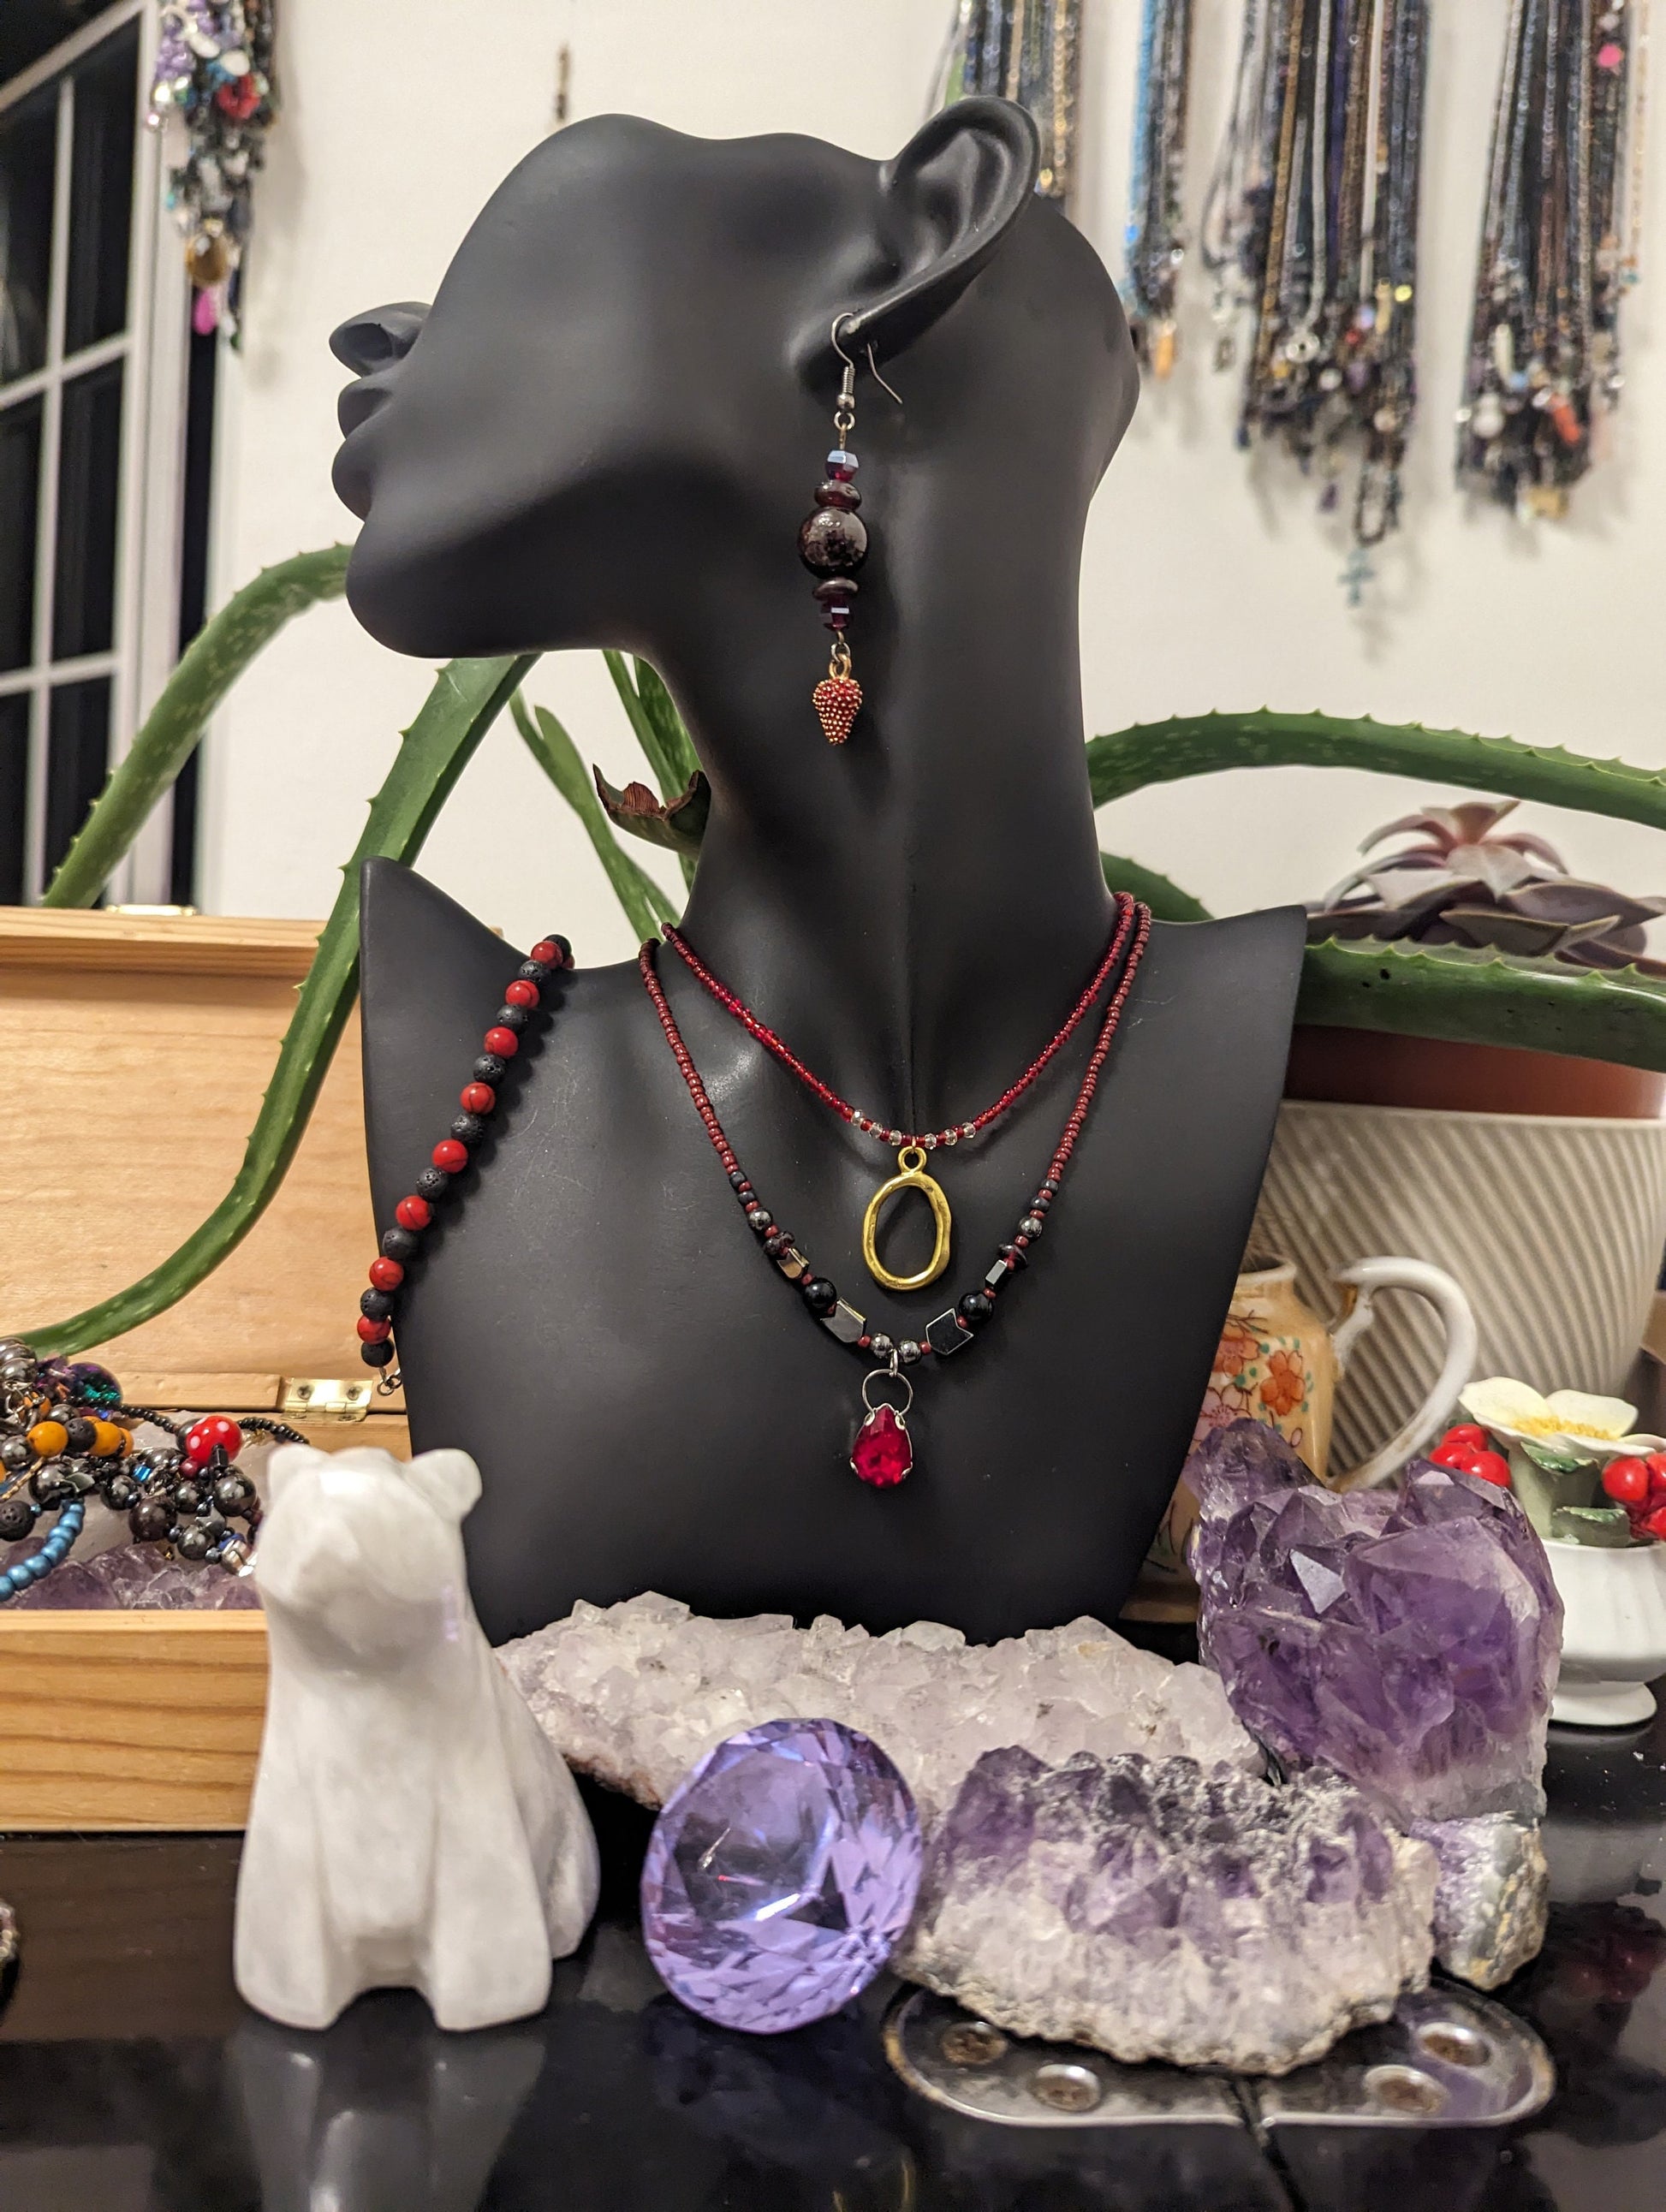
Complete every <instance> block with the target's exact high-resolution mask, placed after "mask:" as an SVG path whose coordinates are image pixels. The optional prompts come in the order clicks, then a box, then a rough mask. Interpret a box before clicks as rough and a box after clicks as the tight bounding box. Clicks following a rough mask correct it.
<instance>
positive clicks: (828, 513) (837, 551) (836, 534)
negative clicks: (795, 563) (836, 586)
mask: <svg viewBox="0 0 1666 2212" xmlns="http://www.w3.org/2000/svg"><path fill="white" fill-rule="evenodd" d="M799 558H800V561H802V562H803V563H804V565H805V567H806V568H809V569H811V570H812V571H813V572H814V574H817V575H818V576H842V575H848V574H849V573H850V571H851V570H852V569H853V568H860V567H861V565H862V563H863V562H864V561H866V558H867V528H866V524H865V523H864V522H863V520H862V519H861V517H860V515H859V514H852V513H850V512H849V511H848V509H847V508H843V507H818V508H817V510H816V512H815V513H813V514H812V516H811V518H810V520H809V521H808V522H806V524H805V526H804V527H803V529H802V530H800V532H799Z"/></svg>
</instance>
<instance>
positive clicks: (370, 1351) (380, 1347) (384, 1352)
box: [359, 1342, 393, 1367]
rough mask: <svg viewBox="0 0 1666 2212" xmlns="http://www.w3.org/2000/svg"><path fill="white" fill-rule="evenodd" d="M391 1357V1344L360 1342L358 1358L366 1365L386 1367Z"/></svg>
mask: <svg viewBox="0 0 1666 2212" xmlns="http://www.w3.org/2000/svg"><path fill="white" fill-rule="evenodd" d="M392 1357H393V1346H392V1345H391V1344H388V1343H386V1342H384V1343H381V1344H362V1345H361V1346H359V1358H361V1359H362V1360H363V1362H364V1364H365V1365H366V1366H367V1367H386V1365H387V1364H389V1362H390V1361H391V1360H392Z"/></svg>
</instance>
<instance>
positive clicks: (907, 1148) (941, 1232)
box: [862, 1145, 954, 1291]
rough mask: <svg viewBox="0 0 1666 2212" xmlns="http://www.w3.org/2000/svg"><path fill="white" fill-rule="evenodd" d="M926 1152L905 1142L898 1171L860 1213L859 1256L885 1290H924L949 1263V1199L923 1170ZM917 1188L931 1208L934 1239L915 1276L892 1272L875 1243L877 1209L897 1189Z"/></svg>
mask: <svg viewBox="0 0 1666 2212" xmlns="http://www.w3.org/2000/svg"><path fill="white" fill-rule="evenodd" d="M925 1165H926V1155H925V1152H924V1151H923V1150H922V1149H921V1146H918V1145H904V1146H903V1149H902V1151H901V1152H898V1153H897V1173H896V1174H895V1175H894V1176H892V1177H891V1181H890V1182H883V1183H881V1184H880V1186H879V1189H878V1190H876V1191H875V1192H874V1194H873V1197H872V1198H871V1199H869V1200H868V1202H867V1212H866V1213H865V1214H864V1215H863V1216H862V1257H863V1259H864V1260H866V1262H867V1272H868V1273H869V1274H870V1275H872V1276H873V1279H874V1281H875V1282H876V1283H879V1284H881V1285H883V1286H884V1287H885V1289H886V1290H888V1291H923V1290H924V1289H925V1287H926V1285H927V1283H934V1282H935V1281H936V1280H937V1279H938V1277H939V1275H940V1274H941V1273H942V1272H943V1270H944V1269H945V1267H947V1266H948V1264H949V1239H950V1237H951V1235H952V1231H953V1228H954V1218H953V1216H952V1214H951V1213H950V1212H949V1201H948V1199H947V1198H946V1196H945V1194H944V1191H943V1187H942V1185H941V1184H940V1183H937V1182H933V1180H932V1178H931V1177H930V1176H928V1175H927V1174H926V1173H925V1172H924V1170H925ZM903 1190H917V1191H918V1192H919V1193H920V1194H921V1197H922V1198H923V1199H924V1200H925V1201H926V1203H927V1206H930V1208H931V1210H932V1225H933V1229H934V1230H935V1231H936V1242H935V1243H933V1246H932V1255H931V1258H930V1259H929V1260H928V1261H927V1263H926V1265H925V1266H924V1267H922V1268H921V1270H920V1273H918V1274H917V1275H893V1274H892V1273H891V1270H890V1268H889V1267H886V1266H885V1262H884V1261H883V1260H881V1259H880V1257H879V1250H878V1248H877V1246H876V1245H875V1243H874V1241H873V1240H874V1236H875V1232H876V1231H878V1229H879V1209H880V1208H881V1207H882V1206H884V1204H885V1200H887V1199H888V1198H894V1197H895V1196H896V1195H897V1192H898V1191H903Z"/></svg>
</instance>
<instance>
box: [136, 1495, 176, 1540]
mask: <svg viewBox="0 0 1666 2212" xmlns="http://www.w3.org/2000/svg"><path fill="white" fill-rule="evenodd" d="M127 1525H128V1527H129V1528H131V1530H132V1532H133V1541H134V1542H135V1543H137V1544H160V1543H161V1541H162V1539H163V1537H164V1536H166V1535H167V1532H168V1530H169V1529H170V1528H172V1527H173V1507H172V1505H170V1504H168V1502H167V1499H166V1498H140V1500H139V1502H138V1504H137V1505H136V1506H134V1507H133V1509H132V1510H131V1512H130V1513H129V1515H128V1516H127Z"/></svg>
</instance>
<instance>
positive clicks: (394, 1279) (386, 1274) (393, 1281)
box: [370, 1146, 462, 1291]
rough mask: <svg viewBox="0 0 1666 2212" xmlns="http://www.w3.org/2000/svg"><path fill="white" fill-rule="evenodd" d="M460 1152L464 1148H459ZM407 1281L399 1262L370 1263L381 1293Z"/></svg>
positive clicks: (373, 1280) (374, 1280)
mask: <svg viewBox="0 0 1666 2212" xmlns="http://www.w3.org/2000/svg"><path fill="white" fill-rule="evenodd" d="M458 1149H459V1152H460V1151H461V1149H462V1147H461V1146H459V1147H458ZM404 1279H405V1271H404V1268H403V1267H401V1266H400V1265H399V1263H398V1261H397V1260H373V1261H371V1262H370V1280H371V1284H372V1285H373V1286H374V1288H375V1289H376V1290H379V1291H397V1290H398V1287H399V1285H400V1284H401V1283H402V1282H404Z"/></svg>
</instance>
